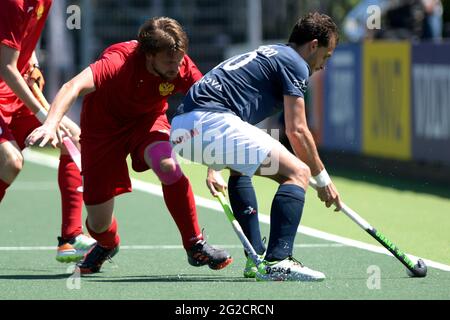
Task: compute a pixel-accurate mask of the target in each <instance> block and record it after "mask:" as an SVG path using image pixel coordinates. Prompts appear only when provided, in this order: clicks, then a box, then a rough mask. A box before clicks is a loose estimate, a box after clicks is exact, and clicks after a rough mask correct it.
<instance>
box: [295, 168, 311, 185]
mask: <svg viewBox="0 0 450 320" xmlns="http://www.w3.org/2000/svg"><path fill="white" fill-rule="evenodd" d="M309 178H311V169H309V167H308V166H307V165H306V164H304V163H303V162H301V165H299V166H297V167H296V169H295V171H294V173H293V176H292V179H294V180H295V182H296V184H299V185H301V186H307V185H308V183H309Z"/></svg>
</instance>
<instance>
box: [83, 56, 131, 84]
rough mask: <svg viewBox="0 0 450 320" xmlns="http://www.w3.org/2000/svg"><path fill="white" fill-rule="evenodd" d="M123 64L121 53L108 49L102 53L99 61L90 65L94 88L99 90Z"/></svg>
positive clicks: (123, 58)
mask: <svg viewBox="0 0 450 320" xmlns="http://www.w3.org/2000/svg"><path fill="white" fill-rule="evenodd" d="M124 62H125V56H124V54H123V52H121V51H118V50H115V49H114V48H108V49H106V51H104V52H103V54H102V56H101V57H100V59H99V60H97V61H95V62H94V63H92V64H91V65H90V68H91V70H92V74H93V76H94V84H95V88H97V89H98V88H100V87H101V86H102V85H104V84H106V83H107V82H108V81H109V80H111V79H113V78H114V76H115V75H116V74H117V73H118V71H119V70H120V68H121V67H122V66H123V64H124Z"/></svg>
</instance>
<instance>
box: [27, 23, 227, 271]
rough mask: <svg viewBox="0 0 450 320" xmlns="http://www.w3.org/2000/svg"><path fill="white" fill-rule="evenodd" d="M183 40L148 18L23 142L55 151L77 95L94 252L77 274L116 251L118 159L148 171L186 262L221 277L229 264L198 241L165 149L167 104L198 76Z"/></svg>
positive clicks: (121, 178) (72, 84)
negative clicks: (136, 34) (59, 129)
mask: <svg viewBox="0 0 450 320" xmlns="http://www.w3.org/2000/svg"><path fill="white" fill-rule="evenodd" d="M187 46H188V39H187V36H186V34H185V32H184V31H183V29H182V27H181V26H180V25H179V24H178V22H176V21H175V20H173V19H170V18H153V19H150V20H148V21H147V22H146V23H144V25H143V26H142V27H141V28H140V30H139V41H129V42H124V43H118V44H115V45H113V46H111V47H109V48H108V49H106V50H105V51H104V52H103V54H102V56H101V58H100V59H99V60H98V61H96V62H95V63H93V64H91V65H90V67H88V68H86V69H85V70H84V71H82V72H81V73H80V74H78V75H77V76H76V77H74V78H73V79H72V80H71V81H69V82H68V83H67V84H65V85H64V86H63V87H62V88H61V90H60V91H59V93H58V94H57V96H56V98H55V100H54V102H53V104H52V107H51V109H50V112H49V115H48V118H47V120H46V121H45V123H44V125H43V126H42V127H40V128H37V129H36V130H35V131H34V132H33V133H32V134H31V135H30V136H29V137H28V139H27V142H28V143H29V144H30V145H33V144H34V143H36V142H37V141H41V142H40V145H41V146H42V145H44V144H46V143H47V142H50V143H51V144H52V145H56V144H57V142H58V137H57V135H56V128H57V127H58V124H59V123H60V120H61V119H62V117H63V116H64V114H65V113H66V112H67V111H68V109H69V108H70V106H71V105H72V103H73V102H74V101H75V100H76V98H77V97H78V96H80V95H82V96H83V95H85V98H84V102H83V110H82V113H81V132H82V133H81V146H82V155H81V159H82V166H83V178H84V194H83V195H84V202H85V204H86V207H87V211H88V218H87V221H86V226H87V228H88V230H89V233H90V234H91V236H92V237H94V238H95V239H96V240H97V245H96V246H95V247H94V249H92V250H91V251H90V252H89V253H88V254H87V255H86V257H85V258H84V260H83V261H82V262H80V263H79V264H78V266H79V268H80V271H81V273H94V272H98V271H99V270H100V267H101V265H102V264H103V262H104V261H105V260H106V259H107V258H109V257H112V256H113V255H114V254H115V253H116V252H117V250H118V246H119V235H118V233H117V222H116V219H115V217H114V214H113V208H114V197H115V196H117V195H119V194H121V193H124V192H130V191H131V183H130V178H129V174H128V169H127V162H126V158H127V156H128V155H131V159H132V166H133V169H134V170H135V171H138V172H141V171H145V170H148V169H149V168H151V169H152V170H153V171H154V172H155V173H156V175H157V176H158V178H159V179H160V181H161V184H162V189H163V194H164V200H165V203H166V206H167V208H168V209H169V211H170V213H171V215H172V217H173V219H174V220H175V223H176V224H177V226H178V229H179V231H180V233H181V237H182V240H183V246H184V248H185V249H186V251H187V255H188V262H189V263H190V264H191V265H193V266H202V265H206V264H208V266H209V267H210V268H211V269H221V268H224V267H225V266H227V265H228V264H229V263H231V261H232V259H231V257H230V256H229V254H228V253H227V252H226V251H224V250H219V249H215V248H214V247H212V246H210V245H208V244H207V243H206V241H205V240H204V239H203V236H202V234H201V232H200V228H199V226H198V221H197V212H196V207H195V201H194V196H193V192H192V189H191V185H190V183H189V180H188V179H187V178H186V176H184V174H183V173H182V171H181V169H180V166H179V165H178V163H177V161H176V158H175V157H174V154H173V152H172V147H171V145H170V143H169V131H170V125H169V123H168V120H167V117H166V115H165V113H166V110H167V108H168V104H167V98H168V97H169V96H170V95H171V94H174V93H176V92H182V93H186V92H187V91H188V89H189V88H190V87H191V85H193V84H194V83H195V82H196V81H197V80H199V79H200V78H201V77H202V75H201V73H200V71H199V70H198V69H197V67H196V66H195V64H194V63H193V62H192V60H191V59H190V58H189V57H188V56H187V55H186V52H187Z"/></svg>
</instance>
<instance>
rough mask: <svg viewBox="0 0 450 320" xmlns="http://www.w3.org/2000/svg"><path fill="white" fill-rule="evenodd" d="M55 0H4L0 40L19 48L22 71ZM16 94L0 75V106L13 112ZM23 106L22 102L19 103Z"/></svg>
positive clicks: (24, 71) (0, 20) (1, 13)
mask: <svg viewBox="0 0 450 320" xmlns="http://www.w3.org/2000/svg"><path fill="white" fill-rule="evenodd" d="M51 4H52V0H1V8H0V43H1V44H3V45H6V46H8V47H10V48H13V49H16V50H19V51H20V55H19V60H18V62H17V69H18V70H19V72H20V73H21V74H22V75H23V74H25V73H26V72H27V71H28V69H29V60H30V58H31V55H32V54H33V51H34V49H35V48H36V44H37V42H38V40H39V37H40V36H41V33H42V30H43V29H44V25H45V21H46V20H47V16H48V13H49V11H50V6H51ZM11 100H13V101H14V100H15V94H14V92H12V90H11V89H10V88H9V87H8V85H7V84H6V83H5V82H4V81H3V79H2V78H0V109H2V110H4V111H8V112H14V111H15V110H13V109H14V108H17V104H13V105H11V104H10V101H11ZM19 106H20V105H19Z"/></svg>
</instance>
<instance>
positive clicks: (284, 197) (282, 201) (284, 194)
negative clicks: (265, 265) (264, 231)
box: [265, 184, 305, 261]
mask: <svg viewBox="0 0 450 320" xmlns="http://www.w3.org/2000/svg"><path fill="white" fill-rule="evenodd" d="M304 204H305V190H303V189H302V188H301V187H299V186H297V185H294V184H283V185H281V186H280V187H279V188H278V191H277V193H276V194H275V197H274V199H273V202H272V209H271V212H270V238H269V244H268V248H267V254H266V258H265V259H266V260H267V261H278V260H284V259H285V258H287V257H288V256H291V255H292V250H293V246H294V240H295V236H296V235H297V228H298V226H299V224H300V219H301V217H302V212H303V205H304Z"/></svg>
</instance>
